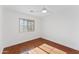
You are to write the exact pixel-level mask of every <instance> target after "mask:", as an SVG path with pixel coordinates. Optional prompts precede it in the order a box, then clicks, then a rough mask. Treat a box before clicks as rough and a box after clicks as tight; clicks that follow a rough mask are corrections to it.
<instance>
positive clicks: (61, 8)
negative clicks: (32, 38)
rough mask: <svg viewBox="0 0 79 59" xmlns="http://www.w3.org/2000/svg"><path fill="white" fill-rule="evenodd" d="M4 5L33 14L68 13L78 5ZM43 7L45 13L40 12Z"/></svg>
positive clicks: (78, 7)
mask: <svg viewBox="0 0 79 59" xmlns="http://www.w3.org/2000/svg"><path fill="white" fill-rule="evenodd" d="M4 7H6V8H9V9H13V10H16V11H19V12H21V13H25V14H31V15H35V16H48V15H55V14H59V15H70V14H73V13H74V12H75V11H76V10H75V9H77V10H79V6H75V5H7V6H4ZM44 7H45V8H47V10H48V12H47V13H42V12H41V10H42V9H43V8H44Z"/></svg>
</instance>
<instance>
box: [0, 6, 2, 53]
mask: <svg viewBox="0 0 79 59" xmlns="http://www.w3.org/2000/svg"><path fill="white" fill-rule="evenodd" d="M2 13H3V11H2V6H0V53H2V50H3V46H2V19H3V18H2Z"/></svg>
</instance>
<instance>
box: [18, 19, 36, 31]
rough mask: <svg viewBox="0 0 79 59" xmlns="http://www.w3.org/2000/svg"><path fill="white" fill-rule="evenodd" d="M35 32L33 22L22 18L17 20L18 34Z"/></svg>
mask: <svg viewBox="0 0 79 59" xmlns="http://www.w3.org/2000/svg"><path fill="white" fill-rule="evenodd" d="M34 30H35V21H34V20H28V19H24V18H20V19H19V32H26V31H27V32H33V31H34Z"/></svg>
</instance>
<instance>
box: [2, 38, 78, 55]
mask: <svg viewBox="0 0 79 59" xmlns="http://www.w3.org/2000/svg"><path fill="white" fill-rule="evenodd" d="M43 43H46V44H48V45H51V46H52V47H55V48H58V49H60V50H62V51H65V52H66V53H68V54H79V51H77V50H75V49H72V48H69V47H66V46H63V45H60V44H58V43H55V42H52V41H49V40H46V39H44V38H37V39H33V40H30V41H27V42H24V43H20V44H17V45H13V46H10V47H6V48H4V50H3V54H20V53H22V52H23V51H29V50H31V49H33V48H35V47H38V46H40V45H41V44H43Z"/></svg>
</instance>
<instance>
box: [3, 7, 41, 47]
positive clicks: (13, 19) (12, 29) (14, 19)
mask: <svg viewBox="0 0 79 59" xmlns="http://www.w3.org/2000/svg"><path fill="white" fill-rule="evenodd" d="M3 11H4V13H3V18H4V19H3V45H4V47H7V46H11V45H14V44H18V43H22V42H25V41H28V40H30V39H34V38H38V37H39V35H40V34H39V24H40V23H39V22H40V20H39V18H38V17H34V16H30V15H28V14H23V13H20V12H17V11H14V10H10V9H6V8H4V10H3ZM21 17H22V18H26V19H27V18H32V19H34V20H35V26H36V27H35V31H34V32H24V33H20V32H19V24H18V23H19V18H21Z"/></svg>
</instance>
